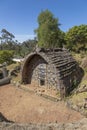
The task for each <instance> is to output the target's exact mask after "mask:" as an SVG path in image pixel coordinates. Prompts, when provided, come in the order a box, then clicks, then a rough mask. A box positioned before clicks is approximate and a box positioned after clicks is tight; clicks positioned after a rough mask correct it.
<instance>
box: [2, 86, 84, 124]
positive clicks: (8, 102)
mask: <svg viewBox="0 0 87 130" xmlns="http://www.w3.org/2000/svg"><path fill="white" fill-rule="evenodd" d="M0 112H1V113H2V114H3V115H4V116H5V117H6V118H7V119H9V120H11V121H14V122H19V123H49V122H50V123H51V122H53V123H54V122H62V123H63V122H64V123H65V122H75V121H78V120H80V119H82V118H84V117H83V116H82V115H81V114H80V113H78V112H76V111H73V110H71V109H69V108H67V107H66V105H65V103H64V102H63V101H60V102H53V101H50V100H47V99H45V98H43V97H40V96H37V95H35V94H33V93H29V92H27V91H24V90H22V89H19V88H16V87H13V86H12V85H5V86H3V87H0Z"/></svg>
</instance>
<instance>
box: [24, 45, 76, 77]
mask: <svg viewBox="0 0 87 130" xmlns="http://www.w3.org/2000/svg"><path fill="white" fill-rule="evenodd" d="M35 55H38V56H40V57H41V58H43V59H44V60H45V61H46V62H47V63H51V64H53V65H54V66H55V67H56V70H57V74H58V77H59V78H60V79H62V78H64V77H66V76H69V75H70V74H71V73H73V71H75V70H76V65H77V62H76V61H75V60H74V59H73V57H72V55H71V54H70V53H69V51H68V50H66V49H60V48H57V49H40V50H39V51H36V52H33V53H31V54H29V55H27V57H26V58H25V61H24V64H23V68H22V71H23V69H24V68H25V66H26V65H27V64H29V61H30V60H31V59H33V57H34V56H35Z"/></svg>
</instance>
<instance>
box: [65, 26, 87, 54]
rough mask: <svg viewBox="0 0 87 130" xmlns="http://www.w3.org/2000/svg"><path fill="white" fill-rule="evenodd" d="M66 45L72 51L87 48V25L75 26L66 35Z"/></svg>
mask: <svg viewBox="0 0 87 130" xmlns="http://www.w3.org/2000/svg"><path fill="white" fill-rule="evenodd" d="M65 40H66V46H67V48H69V49H70V50H72V51H75V52H80V51H82V50H85V49H86V48H87V45H86V44H87V25H80V26H74V27H72V28H71V29H69V31H68V32H67V33H66V35H65Z"/></svg>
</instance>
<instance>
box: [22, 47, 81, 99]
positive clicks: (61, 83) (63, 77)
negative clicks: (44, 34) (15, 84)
mask: <svg viewBox="0 0 87 130" xmlns="http://www.w3.org/2000/svg"><path fill="white" fill-rule="evenodd" d="M79 77H80V69H79V67H78V64H77V62H76V61H75V60H74V59H73V57H72V56H71V54H70V53H69V51H68V50H66V49H60V48H57V49H39V50H37V51H35V52H32V53H31V54H29V55H28V56H27V57H26V58H25V61H24V64H23V66H22V83H24V84H31V83H32V82H33V81H36V83H37V84H38V85H39V86H41V87H42V86H43V85H45V86H48V87H55V88H56V89H57V90H59V91H60V95H61V96H62V97H63V96H65V95H67V94H68V93H69V92H70V91H71V90H72V89H73V84H74V83H76V82H79V80H80V78H79Z"/></svg>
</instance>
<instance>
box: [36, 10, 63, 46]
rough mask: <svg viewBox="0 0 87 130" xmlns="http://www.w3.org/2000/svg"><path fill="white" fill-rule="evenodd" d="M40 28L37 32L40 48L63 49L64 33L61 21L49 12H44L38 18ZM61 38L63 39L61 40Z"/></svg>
mask: <svg viewBox="0 0 87 130" xmlns="http://www.w3.org/2000/svg"><path fill="white" fill-rule="evenodd" d="M38 25H39V27H38V28H37V29H36V30H35V32H36V34H37V39H38V46H40V47H45V48H49V47H61V46H62V43H61V38H62V39H63V35H62V34H63V33H62V32H61V30H60V29H59V25H60V24H59V21H58V19H57V18H55V17H54V15H53V14H52V13H51V12H50V11H48V10H45V11H42V12H41V13H40V14H39V16H38ZM60 37H61V38H60Z"/></svg>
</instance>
